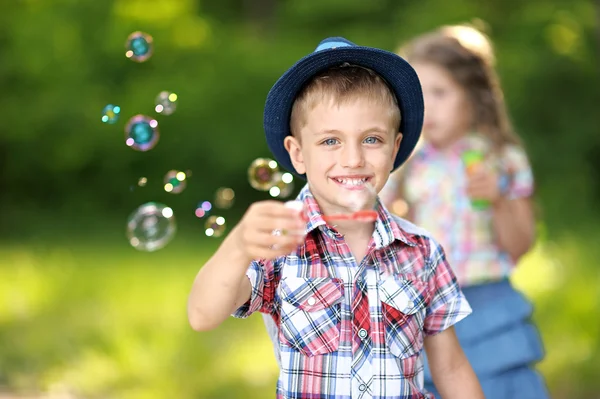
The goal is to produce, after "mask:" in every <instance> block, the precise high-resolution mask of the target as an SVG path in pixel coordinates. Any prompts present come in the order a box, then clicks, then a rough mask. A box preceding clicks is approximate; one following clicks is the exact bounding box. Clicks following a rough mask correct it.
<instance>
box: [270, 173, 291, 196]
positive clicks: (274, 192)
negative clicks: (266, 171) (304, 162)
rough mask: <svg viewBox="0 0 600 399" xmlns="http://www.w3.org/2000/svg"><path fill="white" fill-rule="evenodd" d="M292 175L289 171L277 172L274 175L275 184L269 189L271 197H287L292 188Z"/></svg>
mask: <svg viewBox="0 0 600 399" xmlns="http://www.w3.org/2000/svg"><path fill="white" fill-rule="evenodd" d="M293 180H294V177H293V176H292V174H291V173H287V172H285V173H281V172H279V173H277V174H276V175H275V184H274V185H273V187H271V188H270V189H269V194H270V195H271V197H276V198H287V197H289V196H290V195H291V194H292V191H293V190H294V184H293Z"/></svg>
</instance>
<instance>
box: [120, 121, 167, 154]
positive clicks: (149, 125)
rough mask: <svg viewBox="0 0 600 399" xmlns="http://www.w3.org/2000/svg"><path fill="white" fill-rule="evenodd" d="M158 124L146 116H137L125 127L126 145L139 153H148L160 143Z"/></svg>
mask: <svg viewBox="0 0 600 399" xmlns="http://www.w3.org/2000/svg"><path fill="white" fill-rule="evenodd" d="M159 136H160V134H159V132H158V122H157V121H156V119H152V118H150V117H149V116H145V115H136V116H134V117H132V118H131V119H129V121H128V122H127V125H126V126H125V144H126V145H127V146H129V147H131V148H133V149H134V150H137V151H148V150H151V149H152V148H154V146H155V145H156V143H157V142H158V138H159Z"/></svg>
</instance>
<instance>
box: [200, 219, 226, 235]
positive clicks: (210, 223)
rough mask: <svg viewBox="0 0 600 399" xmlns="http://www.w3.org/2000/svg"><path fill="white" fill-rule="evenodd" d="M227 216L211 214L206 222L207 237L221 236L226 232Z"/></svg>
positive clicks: (205, 231)
mask: <svg viewBox="0 0 600 399" xmlns="http://www.w3.org/2000/svg"><path fill="white" fill-rule="evenodd" d="M225 228H226V227H225V218H224V217H223V216H209V218H208V219H206V223H205V224H204V229H205V230H204V233H205V234H206V236H207V237H221V236H222V235H223V233H224V232H225Z"/></svg>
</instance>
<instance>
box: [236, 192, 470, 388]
mask: <svg viewBox="0 0 600 399" xmlns="http://www.w3.org/2000/svg"><path fill="white" fill-rule="evenodd" d="M299 199H300V200H302V201H304V204H305V206H306V207H307V209H308V217H309V218H308V219H309V220H308V224H307V228H306V232H307V236H306V241H305V243H304V244H303V245H302V246H300V247H299V248H298V250H297V251H296V252H293V253H291V254H289V255H287V256H285V257H281V258H278V259H275V260H274V261H255V262H253V263H252V264H251V265H250V267H249V269H248V271H247V275H248V277H249V279H250V282H251V284H252V295H251V298H250V300H249V301H248V302H247V303H246V304H245V305H243V306H242V307H240V308H239V309H238V310H237V311H236V312H235V313H234V316H235V317H241V318H243V317H247V316H249V315H250V314H252V313H253V312H256V311H260V312H262V313H265V314H268V315H269V316H270V317H271V318H272V320H273V321H274V323H275V325H276V326H277V332H278V351H276V352H278V353H279V359H278V360H279V364H280V375H279V380H278V383H277V398H279V399H284V398H285V399H289V398H295V399H350V398H353V399H354V398H356V399H366V398H377V399H383V398H395V399H398V398H432V396H431V395H430V394H427V393H426V392H425V391H424V389H423V362H422V357H421V354H422V350H423V339H424V337H425V336H426V335H433V334H436V333H439V332H441V331H443V330H445V329H447V328H449V327H450V326H452V325H453V324H455V323H456V322H458V321H459V320H461V319H462V318H464V317H465V316H467V315H468V314H469V313H470V312H471V308H470V307H469V304H468V303H467V301H466V299H465V298H464V296H463V294H462V293H461V291H460V289H459V287H458V284H457V281H456V278H455V277H454V274H453V273H452V270H451V268H450V266H449V265H448V263H447V262H446V260H445V257H444V252H443V250H442V248H441V247H440V246H439V245H438V244H437V243H436V242H435V241H434V240H433V239H432V238H431V237H430V236H429V235H428V234H427V233H426V232H425V231H423V230H421V229H419V228H417V227H416V226H414V225H412V224H410V223H408V222H406V221H404V220H402V219H399V218H393V217H392V216H391V215H390V214H389V213H388V211H387V210H386V209H385V208H384V207H383V206H382V205H381V204H379V203H378V205H377V210H378V213H379V218H378V220H377V221H376V223H375V231H374V233H373V236H372V238H371V241H370V243H369V246H368V252H367V255H366V256H365V258H364V259H363V260H362V262H360V263H357V261H356V260H355V259H354V257H353V256H352V254H351V252H350V249H349V248H348V245H347V244H346V242H345V241H344V239H343V236H341V235H340V234H339V233H338V232H336V230H335V229H334V228H332V227H331V226H328V225H327V224H326V223H325V221H324V220H323V218H322V214H321V212H320V210H319V207H318V205H317V203H316V201H315V199H314V197H313V196H312V194H311V193H310V190H309V189H308V186H307V187H305V188H304V189H303V190H302V192H301V193H300V195H299Z"/></svg>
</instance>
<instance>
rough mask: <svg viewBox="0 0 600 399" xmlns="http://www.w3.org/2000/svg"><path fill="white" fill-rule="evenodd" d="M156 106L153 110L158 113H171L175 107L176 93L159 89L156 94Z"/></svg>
mask: <svg viewBox="0 0 600 399" xmlns="http://www.w3.org/2000/svg"><path fill="white" fill-rule="evenodd" d="M155 104H156V107H155V108H154V110H155V111H156V112H158V113H159V114H163V115H171V114H172V113H173V112H175V109H177V94H175V93H171V92H169V91H161V92H160V93H158V96H156V100H155Z"/></svg>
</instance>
